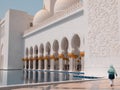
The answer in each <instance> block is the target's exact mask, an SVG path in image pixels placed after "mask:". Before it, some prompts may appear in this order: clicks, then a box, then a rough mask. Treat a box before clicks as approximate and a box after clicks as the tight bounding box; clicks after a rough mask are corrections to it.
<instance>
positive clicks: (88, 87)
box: [12, 78, 120, 90]
mask: <svg viewBox="0 0 120 90" xmlns="http://www.w3.org/2000/svg"><path fill="white" fill-rule="evenodd" d="M12 90H120V78H116V79H115V80H114V86H113V87H111V86H110V85H109V80H108V79H102V80H95V81H85V82H77V83H66V84H53V85H45V86H34V87H27V88H16V89H12Z"/></svg>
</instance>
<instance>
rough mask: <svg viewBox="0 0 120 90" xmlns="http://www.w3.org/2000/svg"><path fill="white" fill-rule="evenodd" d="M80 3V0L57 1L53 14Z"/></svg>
mask: <svg viewBox="0 0 120 90" xmlns="http://www.w3.org/2000/svg"><path fill="white" fill-rule="evenodd" d="M77 2H80V0H57V2H56V4H55V9H54V10H55V12H59V11H61V10H64V9H67V8H69V7H70V6H71V5H73V4H75V3H77Z"/></svg>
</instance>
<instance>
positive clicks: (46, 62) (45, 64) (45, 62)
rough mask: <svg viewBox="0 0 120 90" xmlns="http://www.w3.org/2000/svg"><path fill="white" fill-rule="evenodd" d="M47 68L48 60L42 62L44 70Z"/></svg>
mask: <svg viewBox="0 0 120 90" xmlns="http://www.w3.org/2000/svg"><path fill="white" fill-rule="evenodd" d="M47 67H48V60H47V59H45V60H44V70H47Z"/></svg>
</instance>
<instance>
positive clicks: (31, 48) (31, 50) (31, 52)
mask: <svg viewBox="0 0 120 90" xmlns="http://www.w3.org/2000/svg"><path fill="white" fill-rule="evenodd" d="M30 55H31V56H33V47H32V46H31V47H30Z"/></svg>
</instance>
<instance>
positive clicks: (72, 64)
mask: <svg viewBox="0 0 120 90" xmlns="http://www.w3.org/2000/svg"><path fill="white" fill-rule="evenodd" d="M69 71H70V72H72V71H74V61H73V58H70V60H69Z"/></svg>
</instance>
